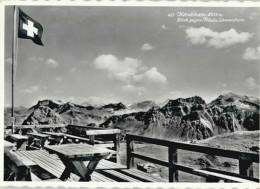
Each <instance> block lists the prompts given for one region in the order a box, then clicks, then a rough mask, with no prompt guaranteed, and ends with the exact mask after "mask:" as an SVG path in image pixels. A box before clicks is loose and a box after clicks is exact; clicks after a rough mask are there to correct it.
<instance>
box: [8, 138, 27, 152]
mask: <svg viewBox="0 0 260 189" xmlns="http://www.w3.org/2000/svg"><path fill="white" fill-rule="evenodd" d="M9 137H10V139H11V140H12V141H14V142H15V143H16V145H15V147H16V149H14V150H26V145H27V141H28V137H27V136H23V135H19V134H12V135H9Z"/></svg>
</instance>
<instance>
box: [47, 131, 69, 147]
mask: <svg viewBox="0 0 260 189" xmlns="http://www.w3.org/2000/svg"><path fill="white" fill-rule="evenodd" d="M42 133H43V134H46V135H49V136H50V137H49V138H48V141H49V142H50V143H49V145H54V144H61V143H63V141H64V137H65V133H54V132H42Z"/></svg>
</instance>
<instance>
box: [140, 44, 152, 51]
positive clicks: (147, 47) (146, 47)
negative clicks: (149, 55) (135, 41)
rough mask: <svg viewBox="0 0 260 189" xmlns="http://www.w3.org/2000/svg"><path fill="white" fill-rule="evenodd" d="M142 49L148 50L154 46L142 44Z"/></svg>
mask: <svg viewBox="0 0 260 189" xmlns="http://www.w3.org/2000/svg"><path fill="white" fill-rule="evenodd" d="M140 49H141V50H142V51H150V50H153V49H154V46H152V45H151V44H149V43H145V44H143V46H142V47H141V48H140Z"/></svg>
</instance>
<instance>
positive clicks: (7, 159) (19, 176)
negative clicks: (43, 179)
mask: <svg viewBox="0 0 260 189" xmlns="http://www.w3.org/2000/svg"><path fill="white" fill-rule="evenodd" d="M4 165H5V169H6V168H7V167H9V168H10V170H11V174H10V175H9V176H8V177H6V178H5V180H7V181H8V180H14V181H31V174H30V169H29V167H28V166H26V165H25V164H24V163H23V162H22V159H21V158H19V159H18V158H17V157H16V156H15V155H13V154H12V152H10V151H9V150H8V149H4Z"/></svg>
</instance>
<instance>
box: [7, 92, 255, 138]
mask: <svg viewBox="0 0 260 189" xmlns="http://www.w3.org/2000/svg"><path fill="white" fill-rule="evenodd" d="M259 105H260V102H259V98H256V97H248V96H243V95H237V94H234V93H228V94H225V95H220V96H219V97H218V98H217V99H215V100H213V101H212V102H210V103H209V104H206V102H205V100H203V99H202V98H201V97H199V96H194V97H190V98H178V99H170V100H167V101H166V102H165V103H162V104H157V103H155V102H153V101H143V102H138V103H133V104H131V105H125V104H123V103H121V102H119V103H114V104H106V105H103V106H100V107H98V106H92V105H90V104H89V103H87V102H85V103H83V104H81V105H78V104H74V103H70V102H66V103H63V102H61V101H53V100H41V101H38V103H37V104H36V105H34V106H32V107H31V108H29V109H26V108H24V107H18V108H16V109H15V117H16V124H23V125H32V124H36V125H37V124H60V123H64V124H74V125H89V126H94V127H104V128H119V129H121V132H122V136H123V137H124V135H125V133H132V134H137V135H143V136H149V137H157V138H164V139H169V140H182V141H190V140H200V139H205V138H208V137H211V136H215V135H218V134H222V133H228V132H233V131H248V130H249V131H252V130H259ZM10 123H11V118H10V108H5V125H8V124H10Z"/></svg>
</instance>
